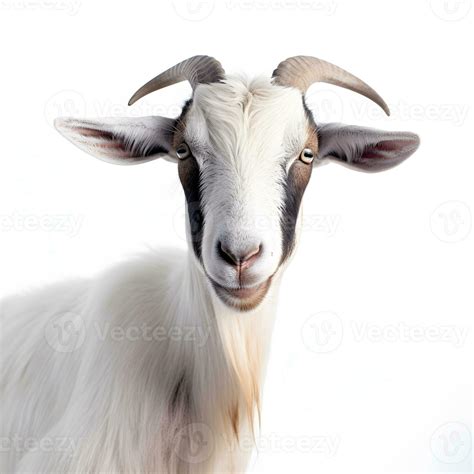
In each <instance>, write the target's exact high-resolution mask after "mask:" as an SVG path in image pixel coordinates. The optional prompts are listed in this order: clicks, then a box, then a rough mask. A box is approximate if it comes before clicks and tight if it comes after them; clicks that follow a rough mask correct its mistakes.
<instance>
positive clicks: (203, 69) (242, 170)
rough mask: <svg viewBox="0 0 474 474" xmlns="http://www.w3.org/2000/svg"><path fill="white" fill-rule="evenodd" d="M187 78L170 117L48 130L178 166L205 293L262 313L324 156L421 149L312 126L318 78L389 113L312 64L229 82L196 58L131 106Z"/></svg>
mask: <svg viewBox="0 0 474 474" xmlns="http://www.w3.org/2000/svg"><path fill="white" fill-rule="evenodd" d="M184 79H188V80H189V81H190V83H191V85H192V86H193V89H194V93H193V97H192V98H191V99H190V100H189V101H188V102H187V104H186V106H185V107H184V108H183V111H182V114H181V116H180V117H179V118H178V119H168V118H163V117H144V118H138V119H105V120H102V121H100V122H98V121H84V120H75V119H58V120H57V122H56V126H57V128H58V130H59V131H60V132H61V133H63V134H64V135H65V136H66V137H67V138H68V139H69V140H71V141H72V142H73V143H75V144H76V145H78V146H79V147H80V148H82V149H84V150H85V151H87V152H89V153H90V154H92V155H94V156H97V157H98V158H101V159H103V160H105V161H111V162H114V163H119V164H135V163H142V162H145V161H149V160H152V159H155V158H158V157H165V158H167V159H168V160H171V161H174V162H176V163H177V164H178V174H179V178H180V180H181V183H182V186H183V189H184V193H185V196H186V201H187V213H188V219H187V230H188V232H187V233H188V238H189V241H190V242H189V243H190V245H191V246H192V249H193V251H194V255H195V258H196V260H197V262H198V263H199V265H200V266H201V268H202V270H203V271H204V273H205V275H206V276H207V278H208V280H209V283H210V286H211V287H212V291H214V292H215V294H216V295H217V296H218V297H219V299H220V300H221V301H222V302H223V303H225V304H226V305H228V306H230V307H232V308H235V309H237V310H242V311H245V310H251V309H253V308H256V307H257V306H258V305H259V303H260V302H261V301H262V300H263V299H264V298H265V295H266V293H267V291H268V289H269V288H270V286H271V282H272V278H273V277H274V275H275V274H276V273H277V272H278V271H279V270H280V268H281V267H282V265H283V264H284V263H285V262H286V261H287V259H288V257H289V256H290V255H291V253H292V250H293V248H294V244H295V237H296V229H297V220H298V215H299V209H300V204H301V199H302V197H303V194H304V191H305V189H306V186H307V184H308V182H309V179H310V177H311V173H312V169H313V166H314V164H316V163H321V162H322V161H325V160H326V159H329V160H335V161H339V162H342V163H344V164H347V165H348V166H351V167H353V168H356V169H360V170H364V171H380V170H383V169H387V168H390V167H393V166H395V165H396V164H398V163H400V162H401V161H403V160H404V159H405V158H407V157H408V156H410V155H411V154H412V153H413V152H414V151H415V150H416V148H417V147H418V143H419V140H418V137H417V136H416V135H414V134H411V133H408V132H404V133H397V132H381V131H376V130H371V129H365V128H361V127H352V126H344V125H338V124H326V125H319V126H318V127H317V126H316V124H315V122H314V120H313V117H312V115H311V114H310V113H309V112H308V109H307V108H306V106H305V103H304V95H303V94H304V92H305V91H306V89H307V88H308V87H309V85H310V84H312V83H313V82H316V81H318V80H319V81H324V82H329V83H333V84H337V85H341V86H343V87H347V88H350V89H351V90H355V91H356V92H359V93H361V94H363V95H365V96H367V97H369V98H371V99H372V100H374V101H375V102H377V103H378V104H379V105H380V106H381V107H383V108H384V109H385V110H386V111H388V108H387V106H386V104H385V103H384V102H383V100H382V99H381V98H380V96H378V94H377V93H376V92H375V91H374V90H373V89H371V88H370V87H369V86H367V84H365V83H363V82H362V81H360V80H359V79H357V78H355V76H352V75H351V74H349V73H347V72H346V71H343V70H342V69H340V68H337V67H336V66H333V65H331V64H329V63H326V62H324V61H320V60H317V59H316V58H309V57H297V58H290V59H288V60H286V61H284V62H283V63H281V64H280V66H279V67H278V69H277V70H276V71H275V72H274V78H273V81H270V80H269V79H264V78H259V79H255V80H252V81H247V80H245V79H243V78H238V77H227V76H225V74H224V72H223V70H222V68H221V66H220V64H219V63H218V62H217V61H215V60H214V59H212V58H208V57H202V56H199V57H194V58H191V59H189V60H186V61H183V62H182V63H180V64H178V65H177V66H174V67H173V68H171V69H169V70H167V71H165V72H164V73H162V74H160V75H159V76H157V77H156V78H155V79H153V80H152V81H150V82H149V83H147V84H146V85H145V86H143V87H142V88H141V89H139V90H138V91H137V93H136V94H135V95H134V96H133V97H132V99H131V103H133V102H134V101H135V100H138V99H139V98H140V97H142V96H144V95H146V94H147V93H149V92H152V91H154V90H157V89H160V88H162V87H165V86H167V85H170V84H172V83H174V82H178V81H181V80H184ZM302 93H303V94H302Z"/></svg>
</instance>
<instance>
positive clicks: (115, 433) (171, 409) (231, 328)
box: [0, 251, 278, 474]
mask: <svg viewBox="0 0 474 474" xmlns="http://www.w3.org/2000/svg"><path fill="white" fill-rule="evenodd" d="M277 287H278V278H277V277H275V278H274V281H273V284H272V287H271V288H270V290H269V292H268V294H267V295H266V297H265V300H264V301H263V302H262V304H261V305H259V307H258V308H257V309H255V310H253V311H252V313H253V314H252V315H251V316H252V317H248V313H245V315H244V317H242V313H239V312H237V311H235V310H233V309H231V308H229V307H226V306H225V305H223V304H222V303H221V302H220V301H219V299H218V298H217V297H216V296H215V295H214V294H213V292H212V290H211V288H210V286H209V283H208V281H207V280H206V278H205V277H204V276H203V274H202V272H201V271H200V269H199V268H198V267H197V265H196V262H195V261H194V260H193V258H192V257H189V256H187V255H186V254H185V253H177V252H175V251H160V252H154V251H150V252H147V253H146V254H145V255H140V256H138V257H135V258H133V259H132V260H130V261H127V262H124V263H121V264H119V265H117V266H115V267H114V268H112V269H111V270H109V271H106V272H104V273H103V274H101V275H99V276H98V277H97V278H95V279H93V280H75V281H69V282H65V283H61V284H57V285H55V286H51V287H49V288H45V289H42V290H39V291H31V292H29V293H28V294H22V295H17V296H14V297H10V298H7V299H6V300H4V301H2V302H1V303H0V304H1V305H0V317H1V320H0V321H1V327H2V329H3V330H2V345H1V347H2V366H1V385H0V389H1V394H0V396H1V402H0V403H1V406H2V413H1V417H2V420H1V430H2V431H1V434H0V436H1V439H2V440H3V441H2V443H3V444H5V443H7V445H6V446H2V448H3V449H1V450H0V471H1V472H35V473H37V472H44V473H50V472H104V473H105V472H114V473H116V472H160V473H180V474H182V473H190V474H191V473H209V472H241V471H242V470H245V466H246V464H247V461H248V458H249V456H250V454H251V451H252V442H251V440H252V439H253V434H254V433H253V429H254V421H255V420H254V419H255V418H256V417H255V416H254V414H255V413H256V412H258V411H259V400H260V387H261V380H262V377H263V373H264V370H265V365H266V357H267V352H268V346H269V339H270V335H271V330H272V325H273V314H274V309H275V303H276V292H277V289H276V288H277ZM5 448H6V449H5Z"/></svg>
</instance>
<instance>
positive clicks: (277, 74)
mask: <svg viewBox="0 0 474 474" xmlns="http://www.w3.org/2000/svg"><path fill="white" fill-rule="evenodd" d="M273 78H274V80H275V83H276V84H279V85H281V86H291V87H296V88H297V89H299V90H300V91H301V92H303V94H304V93H305V92H306V91H307V90H308V88H309V86H310V85H311V84H313V83H315V82H326V83H328V84H333V85H335V86H340V87H344V88H345V89H349V90H351V91H353V92H357V93H358V94H361V95H363V96H365V97H367V98H368V99H370V100H372V101H374V102H375V103H376V104H377V105H379V106H380V107H381V108H382V109H383V110H384V112H385V113H386V114H387V115H390V109H389V108H388V105H387V104H386V103H385V101H384V100H383V99H382V97H380V95H379V94H377V92H375V91H374V89H372V87H370V86H369V85H368V84H366V83H365V82H364V81H362V80H361V79H359V78H358V77H356V76H354V75H352V74H351V73H350V72H347V71H345V70H344V69H341V68H340V67H338V66H335V65H334V64H331V63H328V62H326V61H323V60H322V59H318V58H313V57H311V56H294V57H292V58H288V59H286V60H285V61H282V62H281V63H280V64H279V65H278V67H277V68H276V69H275V71H274V72H273Z"/></svg>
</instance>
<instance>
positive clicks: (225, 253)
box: [217, 242, 239, 267]
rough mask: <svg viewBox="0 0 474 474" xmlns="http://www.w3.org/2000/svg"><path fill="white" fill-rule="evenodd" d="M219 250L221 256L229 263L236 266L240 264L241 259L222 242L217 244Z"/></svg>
mask: <svg viewBox="0 0 474 474" xmlns="http://www.w3.org/2000/svg"><path fill="white" fill-rule="evenodd" d="M217 252H218V253H219V256H220V257H221V258H222V260H224V261H225V262H227V263H228V264H230V265H232V266H234V267H236V266H238V265H239V259H238V258H237V257H236V256H235V255H234V254H233V253H232V252H231V251H230V250H229V249H228V248H227V247H224V246H223V245H222V242H219V243H218V244H217Z"/></svg>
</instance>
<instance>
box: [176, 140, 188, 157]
mask: <svg viewBox="0 0 474 474" xmlns="http://www.w3.org/2000/svg"><path fill="white" fill-rule="evenodd" d="M190 154H191V150H190V149H189V147H188V145H186V143H181V145H179V146H178V148H176V156H177V157H178V158H179V159H180V160H184V159H185V158H187V157H188V156H189V155H190Z"/></svg>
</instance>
